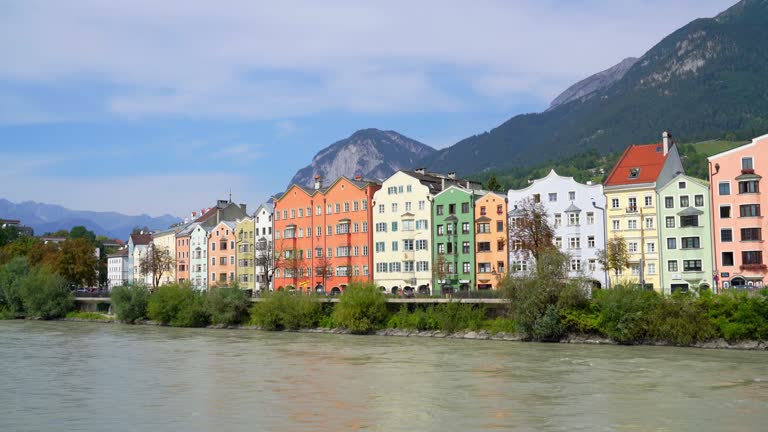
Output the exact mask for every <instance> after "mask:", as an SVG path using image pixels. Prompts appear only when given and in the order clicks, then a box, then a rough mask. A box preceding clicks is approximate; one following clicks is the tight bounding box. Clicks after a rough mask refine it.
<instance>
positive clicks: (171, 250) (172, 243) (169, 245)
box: [152, 228, 178, 285]
mask: <svg viewBox="0 0 768 432" xmlns="http://www.w3.org/2000/svg"><path fill="white" fill-rule="evenodd" d="M177 231H178V228H171V229H168V230H165V231H160V232H157V233H153V234H152V245H153V247H155V248H157V249H162V250H165V251H167V252H168V254H170V256H171V257H172V258H173V263H174V265H172V266H171V269H170V270H168V271H167V272H164V273H163V274H162V276H160V285H166V284H169V283H174V282H176V232H177Z"/></svg>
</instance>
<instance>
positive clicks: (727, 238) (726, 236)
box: [720, 228, 733, 242]
mask: <svg viewBox="0 0 768 432" xmlns="http://www.w3.org/2000/svg"><path fill="white" fill-rule="evenodd" d="M720 241H721V242H732V241H733V230H732V229H730V228H723V229H721V230H720Z"/></svg>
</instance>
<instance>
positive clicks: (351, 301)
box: [333, 282, 389, 334]
mask: <svg viewBox="0 0 768 432" xmlns="http://www.w3.org/2000/svg"><path fill="white" fill-rule="evenodd" d="M388 315H389V312H388V311H387V303H386V299H385V298H384V296H383V295H382V294H381V292H380V291H379V289H378V288H377V287H376V285H375V284H371V283H358V282H354V283H352V284H350V285H349V287H347V290H346V292H345V293H344V294H343V295H342V296H341V299H340V300H339V302H338V303H337V304H336V307H335V308H334V310H333V319H334V321H335V322H336V323H337V324H338V325H339V326H340V327H342V328H345V329H347V330H349V331H351V332H352V333H359V334H364V333H370V332H372V331H374V330H376V329H377V328H380V327H382V326H383V325H384V323H385V322H386V320H387V318H388Z"/></svg>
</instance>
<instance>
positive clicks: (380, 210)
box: [379, 204, 384, 213]
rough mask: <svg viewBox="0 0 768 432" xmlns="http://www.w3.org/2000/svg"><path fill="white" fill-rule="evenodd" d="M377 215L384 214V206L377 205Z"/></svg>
mask: <svg viewBox="0 0 768 432" xmlns="http://www.w3.org/2000/svg"><path fill="white" fill-rule="evenodd" d="M379 213H384V204H379Z"/></svg>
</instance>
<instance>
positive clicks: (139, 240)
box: [131, 234, 152, 245]
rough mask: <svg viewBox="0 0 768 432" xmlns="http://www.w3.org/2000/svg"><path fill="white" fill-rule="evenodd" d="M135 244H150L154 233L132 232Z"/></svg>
mask: <svg viewBox="0 0 768 432" xmlns="http://www.w3.org/2000/svg"><path fill="white" fill-rule="evenodd" d="M131 239H132V240H133V244H134V245H148V244H150V243H151V242H152V234H131Z"/></svg>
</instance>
